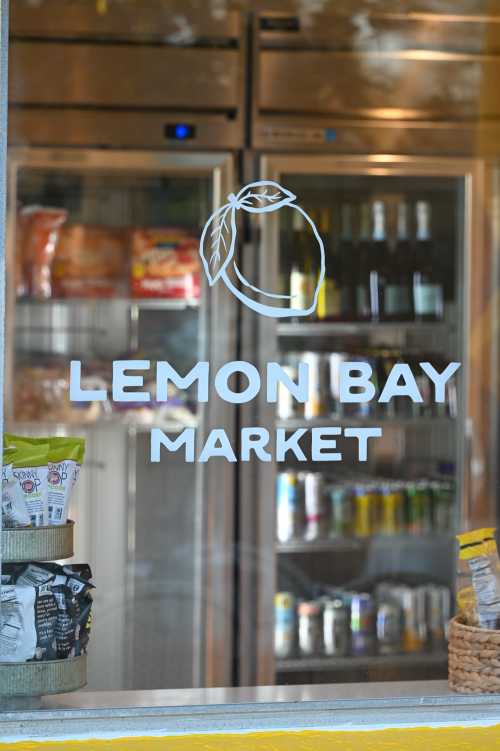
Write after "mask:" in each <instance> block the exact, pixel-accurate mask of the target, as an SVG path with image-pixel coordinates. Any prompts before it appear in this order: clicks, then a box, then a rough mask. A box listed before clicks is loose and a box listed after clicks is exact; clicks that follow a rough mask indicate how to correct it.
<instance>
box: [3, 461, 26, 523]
mask: <svg viewBox="0 0 500 751" xmlns="http://www.w3.org/2000/svg"><path fill="white" fill-rule="evenodd" d="M15 454H16V449H15V448H14V447H13V446H12V447H9V446H6V447H5V448H4V450H3V464H2V527H29V526H30V525H31V520H30V517H29V515H28V511H27V509H26V504H25V503H24V500H23V499H22V498H21V497H20V494H19V493H15V492H14V485H15V483H16V478H15V477H14V474H13V465H12V462H13V459H14V456H15Z"/></svg>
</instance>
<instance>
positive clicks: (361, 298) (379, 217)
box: [357, 201, 387, 321]
mask: <svg viewBox="0 0 500 751" xmlns="http://www.w3.org/2000/svg"><path fill="white" fill-rule="evenodd" d="M366 212H367V210H366V208H365V204H363V205H362V207H361V233H362V234H361V238H360V275H361V276H360V279H359V282H358V289H357V293H358V294H357V305H358V317H360V318H362V319H365V320H370V319H371V320H372V321H378V320H379V319H380V314H381V300H382V276H381V270H382V268H383V266H384V261H385V258H386V254H387V241H386V235H385V206H384V204H383V202H382V201H374V202H373V203H372V206H371V213H372V227H373V231H372V236H371V241H369V242H366V240H365V238H366V235H367V228H368V227H367V217H366ZM369 217H370V214H369V208H368V222H369Z"/></svg>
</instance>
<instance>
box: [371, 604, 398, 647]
mask: <svg viewBox="0 0 500 751" xmlns="http://www.w3.org/2000/svg"><path fill="white" fill-rule="evenodd" d="M401 620H402V618H401V608H400V607H399V606H398V605H397V604H396V603H394V602H381V603H380V605H379V606H378V608H377V643H378V651H379V653H380V654H381V655H388V654H397V652H400V651H401V635H402V634H401Z"/></svg>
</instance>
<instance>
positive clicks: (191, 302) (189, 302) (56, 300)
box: [16, 297, 200, 310]
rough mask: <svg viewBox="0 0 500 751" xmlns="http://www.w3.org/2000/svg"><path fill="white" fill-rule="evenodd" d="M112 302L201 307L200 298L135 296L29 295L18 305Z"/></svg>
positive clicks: (159, 307) (161, 307)
mask: <svg viewBox="0 0 500 751" xmlns="http://www.w3.org/2000/svg"><path fill="white" fill-rule="evenodd" d="M112 303H115V304H120V303H121V304H122V305H127V306H130V307H132V306H136V307H137V308H140V309H141V310H185V309H186V308H199V307H200V300H198V299H182V300H180V299H177V298H169V299H167V298H156V297H150V298H133V297H51V298H49V299H47V300H35V299H33V298H29V297H20V298H18V299H17V300H16V305H22V306H31V305H32V306H41V307H50V306H55V305H66V306H68V307H69V306H71V305H73V306H76V305H88V306H96V305H110V304H112Z"/></svg>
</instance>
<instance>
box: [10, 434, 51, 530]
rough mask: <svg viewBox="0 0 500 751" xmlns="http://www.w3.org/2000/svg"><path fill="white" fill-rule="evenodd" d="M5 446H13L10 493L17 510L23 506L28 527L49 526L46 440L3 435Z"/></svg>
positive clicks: (47, 452) (47, 446)
mask: <svg viewBox="0 0 500 751" xmlns="http://www.w3.org/2000/svg"><path fill="white" fill-rule="evenodd" d="M4 442H5V444H6V445H7V446H13V447H14V448H15V452H14V454H13V455H12V465H13V468H12V474H13V475H14V478H15V480H16V482H15V483H14V484H13V488H12V492H13V496H14V503H15V505H16V507H19V506H22V504H23V503H24V504H25V507H26V510H27V513H28V516H29V519H30V522H31V526H33V527H42V526H44V525H45V524H48V504H47V462H48V458H49V442H48V439H46V438H26V437H24V436H16V435H12V433H6V434H5V436H4Z"/></svg>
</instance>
